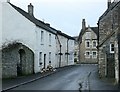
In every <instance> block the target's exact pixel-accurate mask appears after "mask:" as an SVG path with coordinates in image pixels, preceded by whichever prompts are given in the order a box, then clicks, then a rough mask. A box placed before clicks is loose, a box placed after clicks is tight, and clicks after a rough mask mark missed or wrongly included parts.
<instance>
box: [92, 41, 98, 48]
mask: <svg viewBox="0 0 120 92" xmlns="http://www.w3.org/2000/svg"><path fill="white" fill-rule="evenodd" d="M94 42H96V46H95V47H94V44H93V43H94ZM92 47H93V48H96V47H97V41H96V40H93V41H92Z"/></svg>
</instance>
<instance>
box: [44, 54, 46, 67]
mask: <svg viewBox="0 0 120 92" xmlns="http://www.w3.org/2000/svg"><path fill="white" fill-rule="evenodd" d="M45 66H46V54H44V69H45V68H46V67H45Z"/></svg>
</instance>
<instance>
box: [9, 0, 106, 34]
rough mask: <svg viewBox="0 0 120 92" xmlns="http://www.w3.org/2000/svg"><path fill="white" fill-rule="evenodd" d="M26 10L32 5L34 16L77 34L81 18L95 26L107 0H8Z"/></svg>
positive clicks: (57, 27) (56, 27) (63, 30)
mask: <svg viewBox="0 0 120 92" xmlns="http://www.w3.org/2000/svg"><path fill="white" fill-rule="evenodd" d="M10 2H11V3H12V4H14V5H16V6H18V7H20V8H22V9H23V10H25V11H27V5H28V4H29V3H32V5H33V6H34V16H35V17H36V18H38V19H40V20H42V21H44V22H45V23H50V25H51V26H52V27H53V28H55V29H57V30H61V31H62V32H64V33H66V34H68V35H71V36H77V35H78V34H79V32H80V30H81V22H82V19H83V18H85V19H86V22H87V26H88V25H90V26H91V27H94V26H97V22H98V19H99V17H100V16H101V15H102V14H103V12H104V11H105V10H106V8H107V0H89V1H88V0H10Z"/></svg>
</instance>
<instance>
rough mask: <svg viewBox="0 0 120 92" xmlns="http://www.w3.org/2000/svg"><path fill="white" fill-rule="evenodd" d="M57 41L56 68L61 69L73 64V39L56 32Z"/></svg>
mask: <svg viewBox="0 0 120 92" xmlns="http://www.w3.org/2000/svg"><path fill="white" fill-rule="evenodd" d="M57 39H58V40H57V50H56V61H57V66H59V67H62V66H67V65H72V64H74V38H72V37H70V36H68V35H66V34H65V33H62V32H61V31H58V32H57Z"/></svg>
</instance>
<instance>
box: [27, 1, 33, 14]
mask: <svg viewBox="0 0 120 92" xmlns="http://www.w3.org/2000/svg"><path fill="white" fill-rule="evenodd" d="M33 9H34V6H33V5H32V3H30V4H29V5H28V13H29V14H30V15H31V16H33V12H34V10H33Z"/></svg>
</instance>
